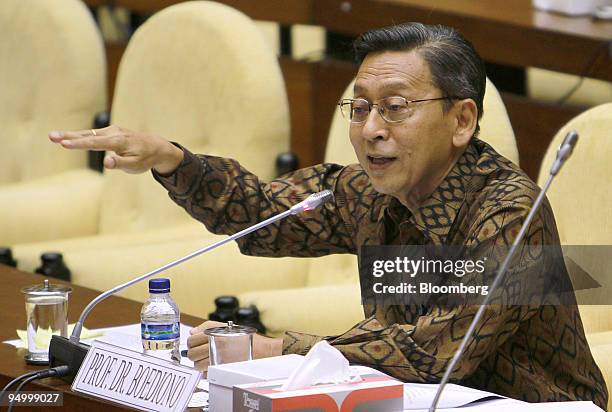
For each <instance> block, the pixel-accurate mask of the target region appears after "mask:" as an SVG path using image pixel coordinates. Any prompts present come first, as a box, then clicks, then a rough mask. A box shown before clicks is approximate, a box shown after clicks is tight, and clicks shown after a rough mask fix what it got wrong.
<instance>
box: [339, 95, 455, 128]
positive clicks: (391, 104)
mask: <svg viewBox="0 0 612 412" xmlns="http://www.w3.org/2000/svg"><path fill="white" fill-rule="evenodd" d="M445 99H459V97H455V96H444V97H436V98H433V99H418V100H408V99H406V98H404V97H401V96H390V97H385V98H384V99H380V100H379V102H378V103H370V102H368V101H367V100H366V99H341V100H340V101H339V102H338V106H340V112H341V113H342V116H343V117H344V118H345V119H347V120H348V121H350V122H351V123H363V122H365V121H366V120H367V119H368V116H369V115H370V112H371V111H372V108H373V107H376V110H378V113H379V114H380V116H381V117H382V118H383V119H384V120H385V121H386V122H388V123H398V122H401V121H402V120H406V119H407V118H408V117H410V116H411V115H412V113H413V111H414V107H415V106H416V103H420V102H430V101H434V100H445Z"/></svg>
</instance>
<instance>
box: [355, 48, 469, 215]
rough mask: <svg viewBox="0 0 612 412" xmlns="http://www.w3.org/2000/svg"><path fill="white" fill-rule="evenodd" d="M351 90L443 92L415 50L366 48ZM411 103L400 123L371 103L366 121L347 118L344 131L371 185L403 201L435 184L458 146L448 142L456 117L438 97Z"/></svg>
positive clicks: (369, 96)
mask: <svg viewBox="0 0 612 412" xmlns="http://www.w3.org/2000/svg"><path fill="white" fill-rule="evenodd" d="M354 91H355V96H354V97H355V98H362V99H365V100H367V101H369V102H370V103H378V102H379V101H380V99H383V98H385V97H391V96H401V97H404V98H406V99H407V100H417V99H430V98H437V97H442V96H443V95H442V92H441V91H440V90H438V89H437V88H436V87H435V86H434V85H433V82H432V80H431V73H430V70H429V67H428V65H427V63H426V62H425V61H424V60H423V59H422V58H421V57H420V55H419V54H418V53H417V52H415V51H408V52H407V51H391V52H380V53H370V54H369V55H367V56H366V58H365V60H364V61H363V63H362V64H361V66H360V67H359V71H358V73H357V77H356V80H355V89H354ZM409 104H410V103H409ZM412 107H413V110H412V114H411V115H410V116H409V117H408V118H406V119H405V120H403V121H401V122H399V123H387V122H386V121H385V120H384V119H383V118H382V117H381V116H380V114H379V113H378V111H377V110H376V108H374V109H372V111H371V112H370V115H369V116H368V118H367V119H366V120H365V122H363V123H357V124H355V123H351V127H350V133H349V134H350V139H351V143H352V145H353V147H354V149H355V152H356V154H357V158H358V159H359V163H361V165H362V167H363V168H364V169H365V171H366V172H367V174H368V176H369V177H370V180H371V181H372V184H373V186H374V188H375V189H376V191H378V192H380V193H384V194H388V195H392V196H394V197H396V198H398V200H400V201H401V202H402V203H403V204H405V205H407V204H409V203H412V204H413V203H414V202H415V199H420V200H422V198H423V197H426V196H428V195H429V194H430V193H431V191H433V190H434V189H435V187H436V186H437V185H438V184H439V183H440V181H441V180H442V179H443V177H444V176H445V175H446V174H447V173H448V171H449V170H450V168H451V167H452V165H453V163H454V161H455V160H456V157H455V156H456V150H457V149H456V148H454V147H453V134H454V130H455V126H456V122H455V120H454V119H453V116H452V115H451V114H450V113H446V114H445V113H444V112H443V110H442V109H443V100H437V101H429V102H421V103H415V104H413V105H412ZM432 185H433V187H432Z"/></svg>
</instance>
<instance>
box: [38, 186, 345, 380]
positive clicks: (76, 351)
mask: <svg viewBox="0 0 612 412" xmlns="http://www.w3.org/2000/svg"><path fill="white" fill-rule="evenodd" d="M333 199H334V195H333V193H332V191H331V190H323V191H321V192H318V193H314V194H312V195H310V196H308V197H307V198H306V199H305V200H303V201H301V202H300V203H298V204H296V205H294V206H292V207H291V208H290V209H288V210H286V211H284V212H282V213H279V214H277V215H275V216H272V217H270V218H268V219H266V220H264V221H262V222H259V223H256V224H254V225H253V226H250V227H248V228H246V229H244V230H241V231H240V232H237V233H235V234H233V235H231V236H228V237H226V238H224V239H221V240H219V241H218V242H215V243H213V244H211V245H208V246H205V247H203V248H202V249H198V250H196V251H195V252H192V253H190V254H188V255H186V256H184V257H182V258H179V259H177V260H174V261H172V262H170V263H167V264H165V265H163V266H161V267H159V268H157V269H154V270H152V271H150V272H148V273H145V274H144V275H141V276H138V277H136V278H134V279H132V280H129V281H127V282H125V283H122V284H120V285H117V286H115V287H114V288H112V289H109V290H107V291H106V292H104V293H101V294H100V295H98V296H97V297H96V298H95V299H94V300H92V301H91V302H89V304H88V305H87V306H86V307H85V309H84V310H83V312H82V313H81V316H80V317H79V320H78V321H77V323H76V324H75V325H74V329H73V331H72V334H71V335H70V339H67V338H65V337H62V336H59V335H53V336H52V337H51V344H50V345H49V363H50V365H51V367H55V366H61V365H68V367H69V369H70V372H69V373H68V375H67V376H65V377H64V378H63V379H64V380H66V381H67V382H69V383H72V381H73V380H74V378H75V376H76V374H77V372H78V370H79V367H80V366H81V364H82V363H83V360H84V359H85V356H86V355H87V351H88V350H89V345H86V344H84V343H82V342H81V341H80V337H81V330H82V329H83V323H84V322H85V318H86V317H87V315H88V314H89V312H91V310H92V309H93V308H94V307H95V306H96V305H97V304H98V303H100V302H101V301H103V300H104V299H106V298H107V297H109V296H111V295H114V294H115V293H117V292H119V291H121V290H123V289H125V288H127V287H129V286H132V285H134V284H135V283H138V282H140V281H142V280H145V279H147V278H149V277H151V276H154V275H156V274H158V273H160V272H163V271H165V270H168V269H170V268H172V267H174V266H177V265H180V264H181V263H183V262H186V261H188V260H190V259H192V258H194V257H196V256H199V255H201V254H203V253H206V252H209V251H211V250H213V249H216V248H218V247H219V246H221V245H224V244H226V243H229V242H231V241H233V240H236V239H240V238H241V237H243V236H246V235H248V234H249V233H252V232H255V231H257V230H259V229H261V228H263V227H265V226H268V225H269V224H271V223H274V222H276V221H279V220H281V219H284V218H286V217H287V216H292V215H297V214H299V213H302V212H307V211H311V210H313V209H316V208H317V207H319V206H321V205H322V204H323V203H327V202H329V201H332V200H333Z"/></svg>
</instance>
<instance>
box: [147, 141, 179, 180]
mask: <svg viewBox="0 0 612 412" xmlns="http://www.w3.org/2000/svg"><path fill="white" fill-rule="evenodd" d="M167 143H168V145H167V146H166V148H165V149H164V152H165V153H164V154H163V155H162V156H161V158H162V161H161V162H159V163H158V164H157V165H156V166H154V167H153V169H154V170H155V172H157V173H158V174H160V175H171V174H172V173H173V172H174V171H176V169H177V168H178V167H179V166H180V164H181V162H182V161H183V157H184V153H183V150H182V149H180V148H179V147H177V146H175V145H173V144H172V143H170V142H167Z"/></svg>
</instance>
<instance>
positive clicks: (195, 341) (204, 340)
mask: <svg viewBox="0 0 612 412" xmlns="http://www.w3.org/2000/svg"><path fill="white" fill-rule="evenodd" d="M206 344H208V336H206V334H204V333H198V334H197V335H191V336H190V337H188V338H187V347H188V348H195V347H197V346H200V345H206Z"/></svg>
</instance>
